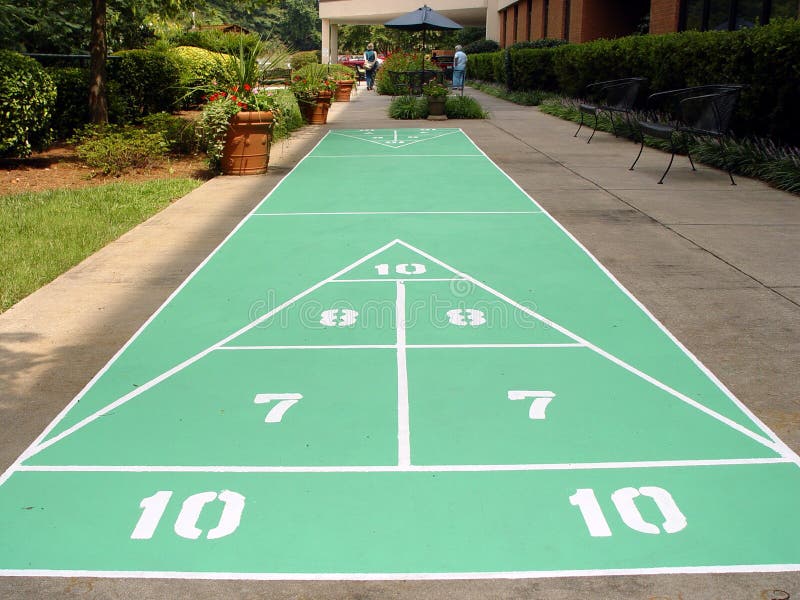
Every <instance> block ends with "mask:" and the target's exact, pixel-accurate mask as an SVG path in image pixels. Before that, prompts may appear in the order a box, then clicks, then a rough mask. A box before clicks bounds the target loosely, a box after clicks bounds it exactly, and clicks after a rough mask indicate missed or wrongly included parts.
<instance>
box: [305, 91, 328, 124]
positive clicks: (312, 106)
mask: <svg viewBox="0 0 800 600" xmlns="http://www.w3.org/2000/svg"><path fill="white" fill-rule="evenodd" d="M331 96H332V94H331V92H328V91H324V92H320V93H319V94H317V98H316V100H314V101H312V102H305V101H304V102H301V103H300V112H301V113H303V119H305V121H306V122H307V123H309V124H310V125H324V124H325V123H327V122H328V109H329V108H330V107H331Z"/></svg>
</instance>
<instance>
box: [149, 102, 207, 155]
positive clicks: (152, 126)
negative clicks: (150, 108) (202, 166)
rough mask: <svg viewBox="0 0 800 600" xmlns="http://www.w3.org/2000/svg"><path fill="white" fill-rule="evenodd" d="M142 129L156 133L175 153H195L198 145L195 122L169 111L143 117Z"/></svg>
mask: <svg viewBox="0 0 800 600" xmlns="http://www.w3.org/2000/svg"><path fill="white" fill-rule="evenodd" d="M143 125H144V130H145V131H147V132H148V133H158V134H160V135H161V137H163V138H164V141H165V142H166V144H167V148H168V149H169V151H170V152H173V153H175V154H195V153H196V152H197V151H198V149H199V147H198V143H197V133H196V131H195V129H196V127H195V123H194V122H193V121H190V120H189V119H182V118H181V117H176V116H175V115H171V114H169V113H164V112H161V113H155V114H152V115H148V116H146V117H145V118H144V119H143Z"/></svg>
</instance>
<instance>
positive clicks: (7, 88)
mask: <svg viewBox="0 0 800 600" xmlns="http://www.w3.org/2000/svg"><path fill="white" fill-rule="evenodd" d="M55 102H56V87H55V85H54V84H53V81H52V80H51V79H50V77H49V76H48V75H47V73H46V72H45V70H44V69H43V68H42V67H41V66H40V65H39V63H38V62H36V61H35V60H33V59H32V58H28V57H25V56H22V55H21V54H17V53H16V52H10V51H7V50H0V156H12V157H17V156H19V157H24V156H28V155H29V154H30V153H31V151H32V150H38V149H41V148H43V147H45V146H46V145H47V143H48V142H49V140H50V136H51V130H50V122H51V119H52V116H53V109H54V107H55Z"/></svg>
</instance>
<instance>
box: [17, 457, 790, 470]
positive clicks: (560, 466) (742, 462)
mask: <svg viewBox="0 0 800 600" xmlns="http://www.w3.org/2000/svg"><path fill="white" fill-rule="evenodd" d="M793 463H794V461H793V460H792V459H791V458H720V459H706V460H642V461H621V462H599V463H545V464H536V463H526V464H498V465H411V464H408V465H405V466H404V465H337V466H319V465H314V466H264V465H209V466H202V467H200V466H195V465H22V466H20V467H19V469H18V471H20V472H22V471H26V472H31V473H485V472H495V471H594V470H607V469H656V468H676V467H730V466H747V465H773V464H793Z"/></svg>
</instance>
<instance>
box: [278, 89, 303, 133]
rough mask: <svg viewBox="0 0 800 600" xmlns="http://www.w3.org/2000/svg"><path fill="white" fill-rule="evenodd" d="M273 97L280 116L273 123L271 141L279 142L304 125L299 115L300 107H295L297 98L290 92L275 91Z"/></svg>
mask: <svg viewBox="0 0 800 600" xmlns="http://www.w3.org/2000/svg"><path fill="white" fill-rule="evenodd" d="M274 95H275V100H276V101H277V103H278V106H279V109H280V115H281V116H280V119H279V120H278V122H277V123H275V129H274V130H273V131H272V136H273V139H276V140H280V139H283V138H287V137H289V134H290V133H291V132H292V131H294V130H296V129H300V128H301V127H302V126H303V125H304V124H305V123H304V122H303V115H302V114H301V113H300V107H299V106H298V105H297V98H295V97H294V94H292V92H291V90H275V91H274Z"/></svg>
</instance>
